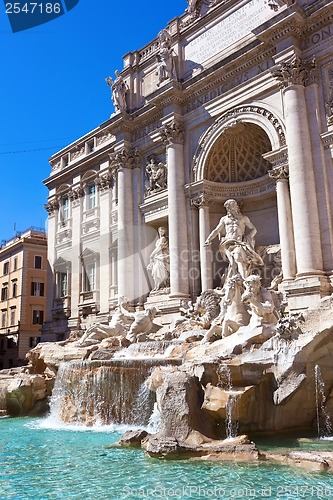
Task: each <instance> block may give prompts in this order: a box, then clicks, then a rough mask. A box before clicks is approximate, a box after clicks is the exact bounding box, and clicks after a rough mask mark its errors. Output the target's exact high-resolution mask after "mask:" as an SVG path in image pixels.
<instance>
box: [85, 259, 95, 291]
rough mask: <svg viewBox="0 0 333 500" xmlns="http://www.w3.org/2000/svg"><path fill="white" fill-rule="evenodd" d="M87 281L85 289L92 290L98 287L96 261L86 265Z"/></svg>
mask: <svg viewBox="0 0 333 500" xmlns="http://www.w3.org/2000/svg"><path fill="white" fill-rule="evenodd" d="M84 271H85V273H84V274H85V283H84V291H85V292H92V291H93V290H95V289H96V264H95V262H92V263H89V264H86V266H85V270H84Z"/></svg>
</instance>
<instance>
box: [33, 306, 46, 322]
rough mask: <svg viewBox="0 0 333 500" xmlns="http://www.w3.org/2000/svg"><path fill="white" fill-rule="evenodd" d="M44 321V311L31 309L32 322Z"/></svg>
mask: <svg viewBox="0 0 333 500" xmlns="http://www.w3.org/2000/svg"><path fill="white" fill-rule="evenodd" d="M43 323H44V311H42V310H40V309H34V310H33V311H32V324H33V325H42V324H43Z"/></svg>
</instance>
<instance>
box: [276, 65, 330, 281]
mask: <svg viewBox="0 0 333 500" xmlns="http://www.w3.org/2000/svg"><path fill="white" fill-rule="evenodd" d="M312 69H313V62H312V61H311V62H307V61H303V60H301V59H299V58H298V57H294V58H293V60H292V61H289V62H283V63H281V65H280V68H279V69H278V70H277V71H274V72H273V74H274V76H275V77H277V78H278V80H279V82H280V87H281V88H282V89H283V96H284V109H285V120H286V130H287V133H286V138H287V147H288V158H289V183H290V197H291V207H292V219H293V227H294V236H295V250H296V264H297V277H302V276H309V275H313V274H322V269H323V262H322V250H321V238H320V228H319V215H318V206H317V199H316V190H315V176H314V169H313V163H312V152H311V141H310V132H309V127H308V116H307V108H306V100H305V85H306V83H307V81H308V78H309V74H310V73H311V70H312Z"/></svg>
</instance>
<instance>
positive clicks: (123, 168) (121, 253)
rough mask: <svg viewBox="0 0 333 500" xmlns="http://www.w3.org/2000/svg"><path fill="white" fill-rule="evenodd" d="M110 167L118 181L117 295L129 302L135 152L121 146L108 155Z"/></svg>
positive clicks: (131, 293) (131, 277)
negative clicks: (117, 150) (120, 148)
mask: <svg viewBox="0 0 333 500" xmlns="http://www.w3.org/2000/svg"><path fill="white" fill-rule="evenodd" d="M110 160H111V168H112V169H113V170H116V171H117V183H118V296H119V297H121V296H125V297H126V298H127V299H128V300H129V301H130V302H133V301H134V300H135V298H136V297H135V296H134V279H135V274H134V223H133V193H132V191H133V180H132V169H133V166H134V162H135V152H134V151H133V150H131V149H125V148H123V149H122V150H120V151H119V152H117V153H112V154H111V155H110Z"/></svg>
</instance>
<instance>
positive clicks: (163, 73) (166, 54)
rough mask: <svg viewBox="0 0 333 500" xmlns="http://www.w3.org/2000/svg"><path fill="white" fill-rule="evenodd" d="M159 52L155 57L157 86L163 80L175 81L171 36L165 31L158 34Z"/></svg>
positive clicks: (175, 73)
mask: <svg viewBox="0 0 333 500" xmlns="http://www.w3.org/2000/svg"><path fill="white" fill-rule="evenodd" d="M158 38H159V51H158V53H157V55H156V59H157V71H156V74H157V76H158V83H157V85H158V86H159V85H160V84H161V83H162V82H163V81H164V80H167V79H170V80H174V81H177V79H178V78H177V71H176V64H175V52H174V50H173V48H172V47H171V36H170V34H169V33H168V31H167V30H162V31H161V32H160V33H159V34H158Z"/></svg>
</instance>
